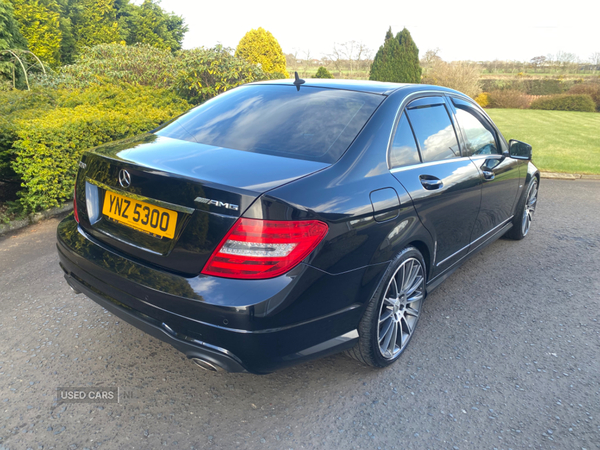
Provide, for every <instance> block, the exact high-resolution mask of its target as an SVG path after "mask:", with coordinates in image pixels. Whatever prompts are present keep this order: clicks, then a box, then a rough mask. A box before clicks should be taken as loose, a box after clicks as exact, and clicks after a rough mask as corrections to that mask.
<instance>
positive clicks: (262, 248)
mask: <svg viewBox="0 0 600 450" xmlns="http://www.w3.org/2000/svg"><path fill="white" fill-rule="evenodd" d="M327 229H328V227H327V225H326V224H325V223H323V222H320V221H318V220H303V221H275V220H257V219H244V218H240V219H238V220H237V222H236V223H235V224H234V225H233V227H232V228H231V230H229V232H228V233H227V235H226V236H225V237H224V238H223V240H222V241H221V243H220V244H219V246H218V247H217V248H216V249H215V251H214V252H213V254H212V255H211V257H210V259H209V260H208V262H207V263H206V265H205V266H204V269H203V270H202V273H203V274H205V275H214V276H218V277H225V278H242V279H264V278H273V277H276V276H279V275H281V274H284V273H286V272H288V271H289V270H290V269H292V268H293V267H295V266H296V265H298V264H299V263H300V261H302V260H303V259H304V258H306V256H307V255H308V254H310V252H312V251H313V250H314V249H315V247H316V246H317V245H319V242H321V241H322V240H323V238H324V237H325V235H326V234H327Z"/></svg>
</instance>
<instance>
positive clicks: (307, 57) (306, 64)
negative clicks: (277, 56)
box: [302, 49, 311, 76]
mask: <svg viewBox="0 0 600 450" xmlns="http://www.w3.org/2000/svg"><path fill="white" fill-rule="evenodd" d="M310 64H311V60H310V49H308V50H306V51H305V52H304V74H303V75H302V76H307V74H308V68H309V67H310Z"/></svg>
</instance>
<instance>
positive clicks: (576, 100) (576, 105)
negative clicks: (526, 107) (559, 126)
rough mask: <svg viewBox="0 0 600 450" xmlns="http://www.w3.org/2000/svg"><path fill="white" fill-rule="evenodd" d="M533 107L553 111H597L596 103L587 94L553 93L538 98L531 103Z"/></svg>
mask: <svg viewBox="0 0 600 450" xmlns="http://www.w3.org/2000/svg"><path fill="white" fill-rule="evenodd" d="M530 108H531V109H546V110H552V111H582V112H594V111H596V104H595V103H594V100H592V97H590V96H589V95H587V94H578V95H566V94H564V95H553V96H551V97H549V98H538V99H537V100H534V101H533V102H532V103H531V106H530Z"/></svg>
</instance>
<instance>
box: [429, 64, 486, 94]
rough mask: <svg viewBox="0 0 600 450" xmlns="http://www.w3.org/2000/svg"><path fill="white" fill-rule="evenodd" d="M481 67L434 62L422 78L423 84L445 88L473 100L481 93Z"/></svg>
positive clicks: (477, 65)
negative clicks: (459, 92)
mask: <svg viewBox="0 0 600 450" xmlns="http://www.w3.org/2000/svg"><path fill="white" fill-rule="evenodd" d="M480 75H481V66H480V65H479V64H475V63H470V62H462V61H458V62H456V61H455V62H451V63H447V62H444V61H442V60H441V59H440V60H439V61H438V62H436V63H435V64H434V65H433V66H432V67H431V68H430V69H429V71H428V72H427V75H426V76H425V77H424V78H423V83H426V84H435V85H437V86H446V87H449V88H452V89H456V90H457V91H461V92H464V93H465V94H467V95H468V96H469V97H471V98H475V97H476V96H477V95H478V94H479V93H480V92H481V85H480V81H479V77H480Z"/></svg>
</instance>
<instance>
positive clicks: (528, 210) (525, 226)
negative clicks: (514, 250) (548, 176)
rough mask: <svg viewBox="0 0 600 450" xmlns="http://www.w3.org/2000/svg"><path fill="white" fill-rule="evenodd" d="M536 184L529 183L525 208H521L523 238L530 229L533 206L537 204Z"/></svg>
mask: <svg viewBox="0 0 600 450" xmlns="http://www.w3.org/2000/svg"><path fill="white" fill-rule="evenodd" d="M537 194H538V189H537V183H536V182H535V181H534V182H533V183H531V187H530V188H529V193H528V194H527V200H526V202H525V208H523V220H522V224H521V231H522V233H523V236H526V235H527V233H528V232H529V228H530V227H531V221H532V220H533V213H534V212H535V206H536V204H537Z"/></svg>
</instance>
